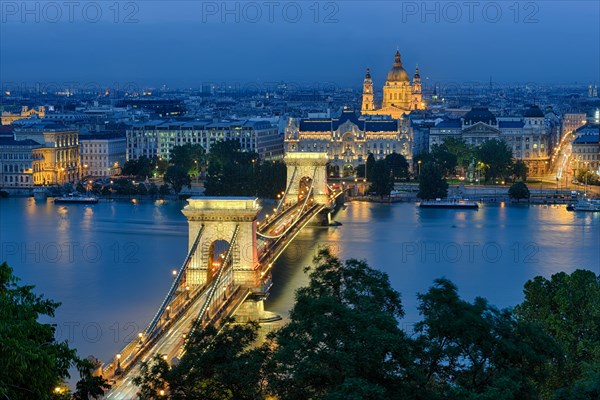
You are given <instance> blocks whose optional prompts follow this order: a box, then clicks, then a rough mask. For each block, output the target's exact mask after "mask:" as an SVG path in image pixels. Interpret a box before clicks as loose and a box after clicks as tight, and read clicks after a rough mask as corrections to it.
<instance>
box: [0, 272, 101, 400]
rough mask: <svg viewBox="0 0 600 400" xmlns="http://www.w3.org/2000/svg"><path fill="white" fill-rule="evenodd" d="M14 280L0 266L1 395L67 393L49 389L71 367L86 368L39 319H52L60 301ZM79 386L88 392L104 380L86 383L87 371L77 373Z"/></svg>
mask: <svg viewBox="0 0 600 400" xmlns="http://www.w3.org/2000/svg"><path fill="white" fill-rule="evenodd" d="M18 282H19V279H18V278H17V277H15V276H14V275H13V271H12V268H10V267H9V266H8V265H7V264H6V263H5V262H4V263H2V264H0V398H3V399H4V398H7V399H13V400H20V399H23V400H30V399H36V400H46V399H56V398H63V397H64V396H65V395H67V394H66V393H65V392H63V393H55V392H54V388H55V387H64V380H65V379H67V378H69V377H70V375H69V368H70V367H71V366H81V367H82V368H85V366H86V365H87V364H86V363H85V362H83V361H82V360H80V359H79V358H78V357H77V355H76V352H75V350H73V349H71V348H69V346H68V344H67V342H66V341H65V342H57V341H56V340H55V337H54V334H55V328H54V326H53V325H51V324H48V323H40V322H39V319H40V318H42V317H54V313H55V311H56V309H57V308H58V306H59V305H60V303H57V302H55V301H52V300H49V299H45V298H44V297H43V296H41V295H37V294H35V293H34V292H33V289H34V287H33V286H27V285H26V286H20V285H19V284H18ZM80 371H81V369H80ZM78 385H85V387H86V388H87V389H86V390H87V391H88V393H90V394H92V393H98V392H99V391H100V392H101V391H102V388H106V387H108V386H107V384H106V381H105V380H104V379H97V380H93V381H90V380H89V379H88V376H87V374H82V381H80V383H78ZM67 398H68V397H67Z"/></svg>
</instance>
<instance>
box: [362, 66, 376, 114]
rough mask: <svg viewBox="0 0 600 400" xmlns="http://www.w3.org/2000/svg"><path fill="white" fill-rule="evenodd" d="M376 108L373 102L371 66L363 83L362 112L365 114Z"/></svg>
mask: <svg viewBox="0 0 600 400" xmlns="http://www.w3.org/2000/svg"><path fill="white" fill-rule="evenodd" d="M374 109H375V105H374V104H373V80H372V79H371V71H370V70H369V68H367V73H366V74H365V80H364V83H363V93H362V108H361V112H362V113H363V114H365V112H368V111H373V110H374Z"/></svg>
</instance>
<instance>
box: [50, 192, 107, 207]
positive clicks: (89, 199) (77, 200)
mask: <svg viewBox="0 0 600 400" xmlns="http://www.w3.org/2000/svg"><path fill="white" fill-rule="evenodd" d="M97 202H98V198H97V197H95V196H83V195H80V194H78V193H70V194H68V195H66V196H61V197H55V198H54V203H56V204H96V203H97Z"/></svg>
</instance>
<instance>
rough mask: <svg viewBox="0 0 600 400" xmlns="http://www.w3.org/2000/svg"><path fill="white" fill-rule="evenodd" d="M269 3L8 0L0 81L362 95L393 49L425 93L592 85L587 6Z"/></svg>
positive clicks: (593, 43) (595, 63) (594, 48)
mask: <svg viewBox="0 0 600 400" xmlns="http://www.w3.org/2000/svg"><path fill="white" fill-rule="evenodd" d="M275 3H276V4H274V5H273V4H271V3H269V2H249V3H238V2H228V3H220V2H177V4H176V5H170V6H167V5H165V4H164V3H160V2H148V3H137V2H122V3H114V4H118V7H117V6H115V5H114V4H112V3H111V4H112V5H108V3H106V4H104V3H94V2H88V3H81V5H80V6H79V8H72V9H68V8H65V7H66V6H65V5H64V4H63V3H54V2H49V3H47V4H46V5H44V4H42V5H40V3H32V4H37V6H36V5H31V7H30V8H26V7H25V6H23V5H22V4H21V3H16V2H4V3H3V4H2V24H1V26H0V33H2V34H1V35H0V37H1V38H0V44H1V48H2V58H3V59H4V60H11V62H10V63H7V62H4V63H2V67H1V69H2V71H1V74H0V75H2V78H1V79H2V83H3V85H4V86H7V85H10V84H15V83H35V82H99V83H101V84H106V85H110V84H111V83H114V82H136V83H138V84H140V85H141V84H143V85H148V86H154V87H159V86H161V85H163V84H165V85H167V86H170V87H175V88H185V87H198V86H199V85H201V84H202V83H203V82H226V83H235V82H246V83H248V84H250V83H263V82H274V81H288V82H289V81H291V82H297V83H298V84H299V85H301V84H307V85H310V84H311V83H314V82H333V83H334V84H337V85H339V86H352V87H360V85H361V83H362V79H363V76H364V71H365V69H366V68H367V67H369V68H370V69H371V73H372V75H373V80H374V82H375V83H379V84H381V83H382V82H383V81H384V79H385V74H386V73H387V71H388V70H389V67H390V65H391V63H392V62H393V54H394V52H395V51H396V49H399V51H400V53H401V55H402V60H403V64H404V68H405V69H406V70H407V71H408V72H409V73H410V74H412V73H413V72H414V70H415V67H416V66H417V65H418V66H419V68H420V70H421V74H422V77H423V81H424V85H425V86H426V85H427V84H428V83H429V84H431V83H432V82H453V81H454V82H466V81H478V82H487V81H489V80H490V79H492V80H493V81H494V82H499V83H507V82H536V83H540V84H550V83H552V84H573V83H575V82H577V83H580V84H589V83H592V82H594V81H599V80H600V79H599V76H598V75H599V74H598V71H599V70H600V50H599V49H600V45H599V39H598V38H599V37H600V31H599V29H600V24H599V23H598V21H599V19H600V7H599V5H598V4H597V3H595V2H587V1H581V2H576V3H565V2H547V3H546V2H516V3H514V4H513V3H511V4H508V3H506V4H505V3H501V2H474V3H473V4H471V3H468V2H467V3H458V2H450V3H439V2H430V3H420V2H402V3H392V2H375V3H372V4H371V3H370V4H369V5H364V4H362V3H354V2H347V3H340V2H318V3H317V2H315V3H304V2H283V3H279V2H275ZM23 4H25V3H23ZM78 4H79V3H78ZM169 4H171V3H169ZM223 4H226V5H223ZM424 4H426V5H424ZM111 7H112V8H111ZM378 21H380V22H378ZM365 26H369V27H371V28H370V29H364V27H365ZM373 27H376V28H373ZM559 27H560V29H559ZM40 41H42V43H43V44H42V45H38V46H35V47H34V49H32V48H31V47H30V46H27V45H25V44H26V43H27V44H29V43H40Z"/></svg>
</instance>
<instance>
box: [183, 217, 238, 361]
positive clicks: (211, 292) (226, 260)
mask: <svg viewBox="0 0 600 400" xmlns="http://www.w3.org/2000/svg"><path fill="white" fill-rule="evenodd" d="M239 229H240V226H239V225H236V227H235V230H234V232H233V237H232V238H231V241H230V242H229V243H230V244H229V248H228V249H227V253H226V254H225V258H224V259H223V264H221V268H219V272H218V273H217V276H216V277H214V279H213V282H212V283H211V285H210V286H209V287H208V294H207V296H206V300H205V301H204V304H203V305H202V308H200V312H199V313H198V317H197V318H196V320H195V321H194V322H193V323H192V327H191V329H190V331H189V333H188V335H187V337H186V340H185V342H184V346H183V347H184V349H185V347H186V346H187V344H188V341H189V339H190V337H191V336H192V334H193V333H194V331H195V330H196V329H197V328H198V327H199V326H200V324H201V323H202V320H203V319H204V316H205V315H206V312H207V310H208V308H209V307H210V305H211V303H212V301H213V298H214V295H215V292H216V291H217V288H218V287H219V285H220V284H221V278H222V277H223V274H224V273H227V275H230V276H229V277H228V278H229V279H228V280H230V283H232V281H233V266H232V265H231V264H232V261H233V260H232V257H231V254H232V250H233V248H234V246H235V243H236V239H237V235H238V232H239ZM225 270H227V271H226V272H225ZM227 275H226V277H227Z"/></svg>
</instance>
